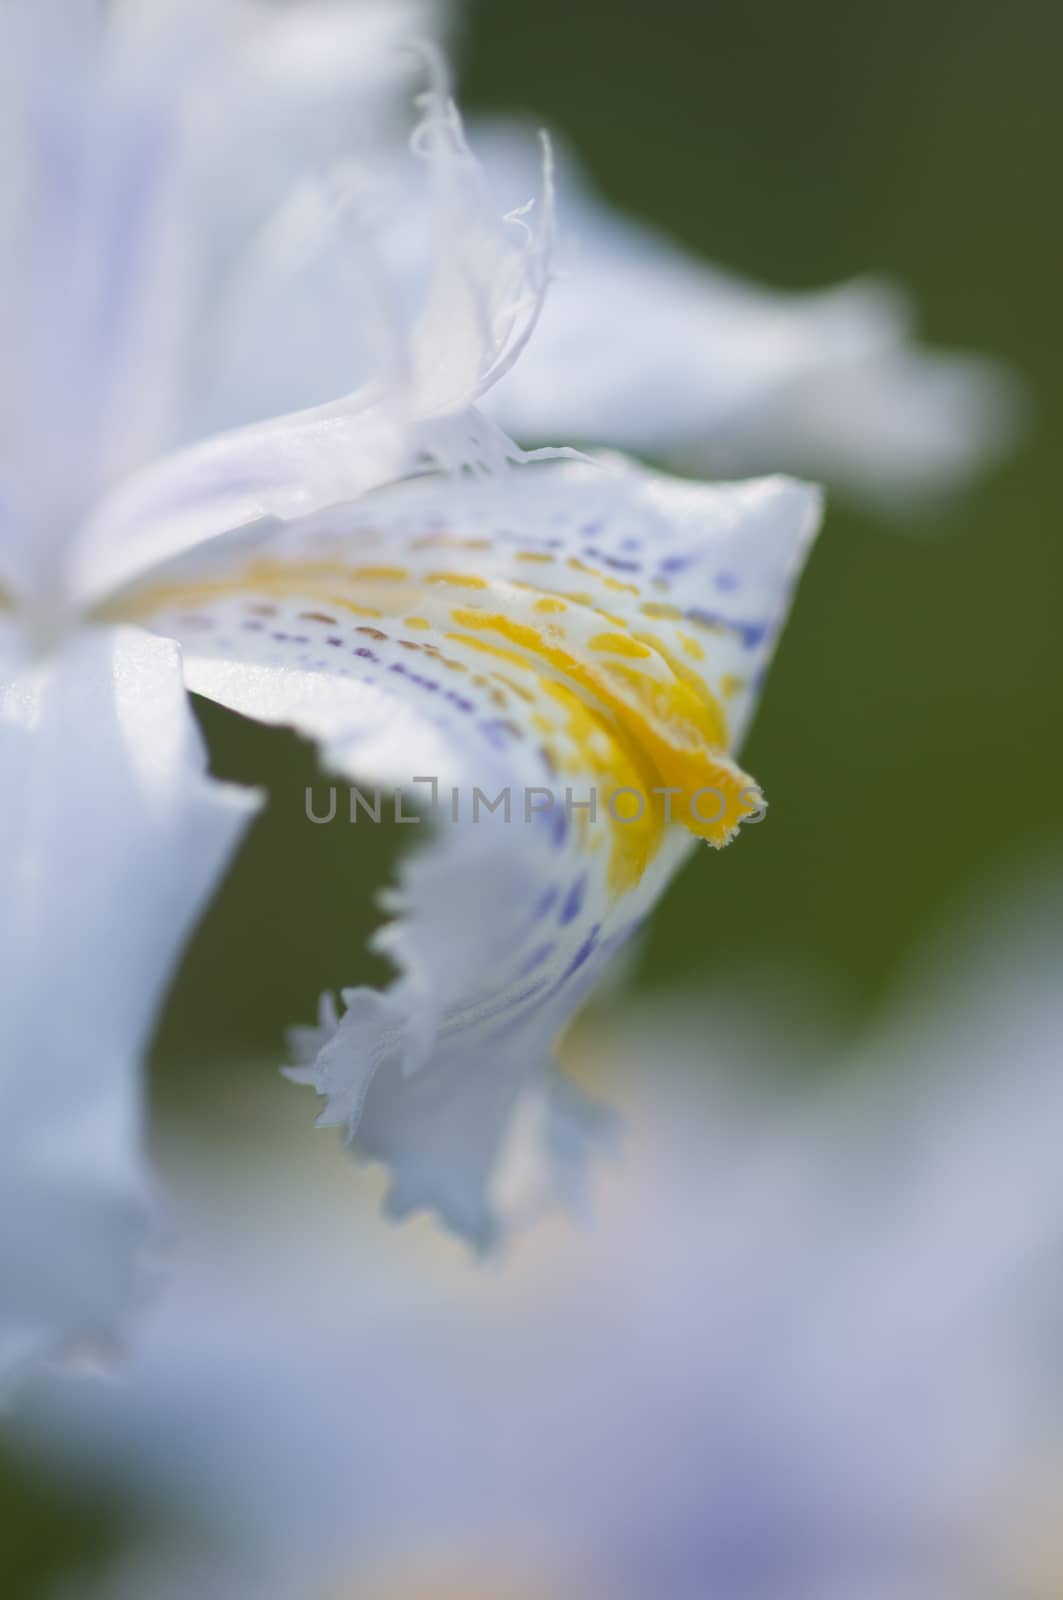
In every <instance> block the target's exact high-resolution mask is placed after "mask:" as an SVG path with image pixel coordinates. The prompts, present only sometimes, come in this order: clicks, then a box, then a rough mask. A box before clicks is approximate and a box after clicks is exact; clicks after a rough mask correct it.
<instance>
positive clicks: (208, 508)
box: [71, 81, 552, 602]
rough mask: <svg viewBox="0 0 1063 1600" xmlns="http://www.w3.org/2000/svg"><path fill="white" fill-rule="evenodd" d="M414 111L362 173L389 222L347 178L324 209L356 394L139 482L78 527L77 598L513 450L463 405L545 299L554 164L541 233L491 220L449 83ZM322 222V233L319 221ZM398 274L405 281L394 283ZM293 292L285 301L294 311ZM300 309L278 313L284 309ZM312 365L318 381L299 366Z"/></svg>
mask: <svg viewBox="0 0 1063 1600" xmlns="http://www.w3.org/2000/svg"><path fill="white" fill-rule="evenodd" d="M423 104H424V116H423V119H422V122H421V124H420V125H419V127H418V129H417V130H416V133H415V135H414V140H413V153H412V154H411V155H410V158H409V161H408V163H406V165H405V166H404V167H403V168H402V170H389V171H388V172H386V173H384V174H383V176H382V175H381V174H376V175H375V179H374V181H375V182H376V183H377V184H378V185H379V184H380V183H381V182H383V184H384V189H385V195H384V198H383V199H381V198H380V197H379V196H378V197H377V199H376V202H375V209H376V210H378V211H379V210H382V211H383V213H384V221H383V222H378V223H374V222H373V221H372V220H371V219H370V215H369V213H370V212H371V211H372V210H373V209H374V207H373V206H370V205H369V197H368V196H367V194H366V193H365V192H364V190H363V185H362V184H360V183H359V182H358V181H357V180H356V179H355V178H353V177H351V178H349V180H348V186H349V188H350V193H349V194H348V195H347V197H346V200H344V201H342V202H341V201H339V200H337V201H336V202H335V204H336V206H338V207H339V209H340V210H341V211H342V210H344V209H346V210H348V211H349V212H350V213H351V215H350V216H349V217H348V219H347V223H348V225H346V226H345V227H344V228H343V230H341V232H340V234H339V237H340V239H341V241H342V242H343V243H344V245H345V249H346V255H345V273H346V276H347V278H348V280H349V282H350V284H351V289H350V305H349V317H350V319H351V322H352V324H356V325H357V326H358V333H359V336H360V339H361V344H362V345H363V346H364V355H365V360H364V362H363V364H362V367H361V368H360V369H359V370H356V371H354V372H353V373H351V374H349V377H353V378H355V379H357V380H358V381H359V382H360V383H361V387H359V388H357V389H353V390H352V392H350V393H347V394H343V395H341V397H340V398H338V399H333V398H328V399H326V403H324V404H322V405H317V406H313V407H311V408H310V409H306V410H302V411H298V412H294V413H291V414H289V415H286V416H281V417H275V418H273V419H271V420H268V421H263V422H258V423H255V424H252V425H249V426H247V427H243V428H239V429H236V430H234V431H231V432H227V433H222V434H219V435H217V436H216V437H213V438H210V439H207V440H205V441H203V442H201V443H199V444H196V445H192V446H189V447H188V448H187V449H184V450H181V451H179V452H176V453H174V454H172V455H170V456H167V457H164V458H163V459H161V460H160V461H158V462H156V463H154V464H153V465H151V466H149V467H147V468H145V469H144V470H143V471H141V472H139V473H137V474H134V475H133V476H132V477H131V478H130V479H129V480H128V481H127V482H125V483H123V484H122V485H121V486H119V487H118V488H117V489H116V490H115V491H114V493H113V494H111V495H110V496H108V497H107V498H106V499H105V500H104V502H103V503H102V504H101V505H100V506H99V507H98V508H97V510H96V512H95V513H94V515H93V516H92V517H91V519H90V520H89V522H88V524H87V526H86V527H84V528H83V530H82V531H81V535H80V537H79V539H78V542H77V545H76V547H75V548H74V550H73V552H72V561H73V575H72V580H71V582H72V588H73V592H74V595H75V596H76V598H77V599H79V600H80V601H82V602H85V601H95V600H97V599H99V598H100V596H101V595H102V594H104V593H106V592H107V590H108V589H111V588H113V587H115V586H116V585H118V584H120V583H124V582H126V581H128V580H130V579H131V578H132V577H134V576H135V575H137V574H138V573H140V572H142V571H144V570H146V569H148V568H150V567H152V566H153V565H155V564H157V563H158V562H160V561H164V560H168V559H171V558H172V557H174V556H176V555H177V554H179V553H180V552H182V551H184V550H186V549H189V548H192V547H194V546H195V545H197V544H199V543H202V542H204V541H206V540H208V539H210V538H211V537H213V536H215V535H218V534H222V533H226V532H228V531H230V530H232V529H233V528H236V527H238V526H241V525H245V524H248V523H251V522H254V521H256V520H260V519H262V518H267V517H281V518H285V519H292V518H295V517H300V516H306V515H308V514H309V513H311V512H312V511H314V510H316V509H317V508H319V507H323V506H329V505H335V504H337V503H339V502H341V501H346V500H350V499H353V498H355V497H356V496H358V495H360V494H363V493H365V492H366V491H367V490H368V489H370V488H373V487H375V486H377V485H380V484H385V483H389V482H394V481H396V480H397V479H398V478H400V477H402V476H403V475H405V474H406V473H408V472H409V471H411V470H412V469H413V468H414V467H418V466H419V467H424V466H425V465H427V464H435V465H439V466H443V467H445V468H447V469H449V470H458V469H461V468H472V469H483V468H498V467H500V466H502V465H504V464H505V462H506V461H507V460H508V459H516V458H519V457H520V455H521V452H520V451H518V450H517V448H516V446H515V445H514V444H513V443H512V441H511V440H510V439H509V438H508V436H507V435H505V434H504V433H502V432H501V430H500V429H498V427H497V426H496V425H495V424H493V423H492V422H490V421H489V420H488V419H487V418H486V417H485V416H483V415H482V414H481V413H480V412H479V411H478V410H477V409H476V402H477V401H478V400H479V399H480V398H481V397H482V396H483V394H484V393H485V392H486V391H487V390H488V389H489V388H490V387H491V385H492V384H494V383H495V382H496V381H497V380H498V379H499V378H500V377H501V376H502V375H503V374H504V373H505V372H506V371H508V370H509V368H510V366H511V365H512V363H513V362H514V360H515V359H516V357H517V355H518V354H519V353H520V351H521V350H522V349H523V348H524V346H525V344H526V342H527V340H528V338H529V336H530V334H531V332H532V330H533V328H534V327H535V324H536V321H537V319H538V316H539V312H540V309H541V307H542V304H543V300H544V296H545V293H546V286H547V280H548V276H549V263H550V253H551V246H552V203H551V188H550V164H549V160H548V159H545V158H544V162H543V172H542V174H541V188H542V191H543V196H544V204H543V207H542V220H541V222H540V223H539V225H538V226H537V227H533V226H532V225H531V222H530V221H529V220H528V215H527V213H528V212H529V210H530V200H527V197H526V203H525V205H524V206H522V207H520V208H518V209H517V211H515V212H511V213H507V214H506V215H505V216H502V215H500V214H499V213H498V211H497V208H495V207H494V205H493V202H492V200H491V198H490V195H489V193H488V191H487V189H486V187H485V185H484V182H483V179H482V174H481V172H480V168H479V165H478V163H477V162H476V161H475V159H474V158H473V156H472V155H471V153H470V151H469V149H468V147H467V145H466V143H465V139H464V135H463V132H462V127H461V121H460V118H459V117H458V114H457V111H456V109H455V107H454V105H453V104H452V102H451V101H450V100H449V99H448V98H447V94H446V84H445V82H443V81H440V82H437V83H436V84H435V85H434V86H433V88H432V89H431V90H430V91H429V92H428V93H427V94H426V95H425V96H424V97H423ZM408 168H412V171H410V170H407V169H408ZM533 193H534V191H533ZM321 204H322V205H325V204H326V201H325V200H324V199H322V201H321ZM318 222H319V223H321V224H322V225H324V224H323V219H322V218H321V217H320V216H319V217H318ZM326 231H327V230H326ZM393 279H394V280H396V282H397V281H398V280H399V279H401V280H402V281H401V283H400V284H398V287H397V288H396V286H395V283H392V282H391V280H393ZM388 284H390V285H391V286H390V287H385V285H388ZM312 285H313V280H311V288H312ZM355 285H357V286H358V287H357V288H356V287H355ZM393 291H394V292H393ZM305 295H306V292H305V290H304V292H303V294H302V295H298V294H297V295H296V297H295V298H296V301H297V302H298V306H302V307H303V309H305ZM298 306H297V305H296V304H295V303H294V302H293V303H291V304H289V306H288V311H290V312H291V314H292V315H295V316H297V315H298V314H299V312H298ZM359 319H360V321H359ZM288 320H289V318H288V313H287V312H286V311H285V309H284V306H283V305H282V306H281V307H280V308H278V306H277V305H273V306H272V307H271V314H270V316H269V318H268V319H266V321H265V322H264V323H263V325H262V326H261V328H260V329H259V332H258V340H259V342H261V341H263V340H266V339H268V338H269V337H271V331H270V330H272V329H273V328H275V327H276V326H278V325H279V326H281V327H283V326H284V325H285V323H286V322H287V321H288ZM267 324H268V325H267ZM245 333H246V330H245ZM333 343H335V339H334V338H333ZM310 367H311V375H312V376H313V375H315V374H314V371H313V369H314V363H313V362H312V361H311V362H310ZM317 376H320V374H317ZM363 380H364V381H363ZM322 398H325V397H324V396H322Z"/></svg>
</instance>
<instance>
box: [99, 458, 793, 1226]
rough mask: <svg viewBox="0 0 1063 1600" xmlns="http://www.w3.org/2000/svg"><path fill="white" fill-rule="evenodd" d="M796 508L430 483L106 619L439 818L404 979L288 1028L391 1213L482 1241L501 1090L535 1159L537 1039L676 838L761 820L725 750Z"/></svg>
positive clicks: (520, 475)
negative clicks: (165, 646) (528, 1119)
mask: <svg viewBox="0 0 1063 1600" xmlns="http://www.w3.org/2000/svg"><path fill="white" fill-rule="evenodd" d="M818 518H819V501H818V497H817V495H816V492H815V491H814V490H812V489H810V488H807V487H806V486H803V485H800V484H797V483H793V482H790V481H787V480H783V479H768V480H762V481H758V482H752V483H746V484H737V485H725V486H721V487H716V488H709V487H705V486H702V485H697V484H690V483H682V482H679V481H676V480H671V479H667V478H662V477H658V476H655V475H652V474H647V473H644V472H641V471H640V470H638V469H635V468H631V467H627V466H626V465H624V464H623V463H612V464H611V465H610V466H604V465H590V464H584V465H574V464H566V465H559V464H552V465H542V466H528V467H523V468H516V469H511V470H510V471H508V472H506V473H505V474H503V475H502V476H501V477H490V478H485V479H479V480H469V479H465V480H448V479H444V478H435V477H427V478H423V479H420V480H417V481H413V482H409V483H407V484H404V485H401V486H399V487H397V488H391V489H388V490H385V491H380V492H378V493H377V494H375V495H370V496H367V497H365V498H364V499H363V500H362V501H360V502H359V503H358V504H356V505H353V506H350V507H342V508H334V509H332V510H330V511H329V512H327V513H324V514H322V515H321V516H318V517H315V518H310V519H307V520H306V521H304V522H302V523H300V524H297V525H290V526H286V527H279V528H261V529H258V530H250V531H248V532H245V533H244V534H242V535H241V536H239V537H234V538H233V539H231V540H222V541H219V542H217V543H216V545H215V546H214V547H213V548H212V549H211V550H210V551H209V552H205V551H200V552H196V553H193V554H191V555H189V556H187V557H185V558H184V559H183V560H182V561H180V562H177V563H175V564H174V565H173V567H172V568H171V569H170V571H169V572H168V573H167V574H165V575H163V576H161V577H159V578H158V579H157V580H153V581H152V583H151V584H150V585H145V586H142V587H139V588H134V589H132V590H130V591H129V592H128V593H127V594H126V595H125V596H124V597H123V598H122V599H121V600H120V601H118V602H115V608H116V611H117V613H118V614H119V615H123V616H127V617H133V618H137V619H139V620H142V621H144V622H146V623H148V625H150V626H151V627H153V628H156V629H158V630H159V631H160V632H163V633H166V634H168V635H171V636H173V637H175V638H177V639H179V640H180V641H181V642H182V645H183V647H184V652H185V662H186V677H187V681H188V684H189V686H190V687H191V688H192V689H194V690H195V691H197V692H199V693H202V694H205V695H208V696H210V697H211V698H213V699H215V700H218V701H220V702H221V703H222V704H225V705H228V706H231V707H233V708H234V709H236V710H238V711H240V712H243V713H244V714H246V715H249V716H252V717H257V718H259V719H260V720H263V721H267V722H273V723H282V724H291V725H294V726H295V727H296V728H298V729H299V730H300V731H302V732H303V733H304V734H308V735H310V736H311V737H313V738H314V739H316V740H317V741H318V743H319V746H320V748H321V752H322V757H323V760H324V762H325V764H326V766H327V767H328V768H329V769H331V770H332V771H334V772H338V773H341V774H344V775H349V776H350V777H352V778H355V779H358V780H361V781H362V783H363V785H365V784H369V785H374V784H379V785H386V786H389V787H392V788H394V787H399V788H401V789H402V790H403V791H404V796H405V798H404V800H403V805H404V808H405V810H406V813H407V814H409V811H410V809H411V807H412V806H413V804H414V802H415V801H416V799H417V798H420V799H421V800H422V801H423V802H425V803H427V802H428V801H429V800H430V799H432V798H434V799H435V800H436V801H437V805H436V807H435V809H434V811H431V812H430V820H434V821H435V822H436V824H437V829H436V838H435V841H434V843H433V845H432V846H431V848H430V849H428V850H426V851H423V852H421V853H418V854H416V855H414V856H413V857H412V858H411V859H410V861H409V862H408V864H407V867H406V871H405V873H404V875H403V880H402V883H401V885H400V888H399V891H398V893H397V895H396V896H395V898H394V900H393V901H392V909H393V910H394V911H396V912H397V913H398V917H397V920H396V921H395V922H393V923H391V924H390V925H389V926H388V927H386V928H385V929H384V930H383V931H382V933H381V934H380V935H379V945H380V948H381V949H382V950H385V951H386V952H387V953H388V954H389V955H390V956H391V957H392V959H393V960H394V962H395V964H396V966H397V967H398V969H399V976H398V978H397V979H396V980H395V982H394V984H393V985H392V986H391V987H390V988H389V989H388V990H386V991H385V992H384V993H383V994H377V993H374V992H372V991H368V990H359V991H349V992H348V993H347V994H346V995H345V996H344V999H345V1003H346V1010H345V1012H344V1015H343V1016H342V1017H341V1018H340V1019H339V1020H338V1021H337V1020H336V1018H335V1017H334V1015H333V1014H331V1013H329V1012H326V1014H325V1015H324V1017H323V1019H322V1023H321V1026H320V1028H319V1029H318V1030H317V1031H316V1032H313V1031H311V1032H310V1033H309V1034H308V1035H306V1036H304V1037H303V1039H302V1040H301V1055H302V1062H303V1064H302V1067H301V1069H300V1071H299V1076H300V1077H301V1078H303V1079H305V1080H306V1081H309V1082H313V1083H314V1084H315V1086H316V1087H317V1088H318V1089H319V1090H320V1092H322V1093H323V1094H325V1095H326V1096H327V1097H328V1103H327V1106H326V1111H325V1118H326V1120H329V1121H334V1122H338V1123H341V1124H343V1125H345V1126H346V1127H347V1128H348V1130H349V1131H350V1132H351V1133H352V1134H354V1133H355V1132H356V1133H357V1137H358V1140H359V1143H360V1144H361V1145H362V1146H363V1147H364V1148H366V1149H367V1150H369V1151H370V1152H371V1153H373V1154H379V1155H383V1156H385V1157H386V1158H387V1159H388V1160H389V1162H390V1164H391V1166H392V1169H393V1173H394V1177H395V1187H394V1191H393V1205H394V1207H395V1208H396V1209H399V1210H406V1209H409V1208H410V1207H412V1206H413V1205H417V1204H431V1205H434V1206H436V1207H437V1208H438V1209H439V1210H440V1211H442V1212H443V1214H444V1215H445V1216H446V1217H447V1218H448V1220H449V1221H450V1222H451V1223H452V1224H453V1225H454V1226H455V1227H457V1228H459V1229H460V1230H461V1231H463V1232H464V1233H466V1234H468V1235H469V1236H470V1237H472V1238H474V1239H476V1240H478V1241H480V1242H484V1243H486V1242H487V1241H489V1240H490V1238H491V1237H492V1234H493V1230H494V1223H495V1214H494V1211H493V1208H492V1204H491V1197H490V1193H489V1188H490V1177H491V1172H492V1170H493V1167H494V1164H495V1159H496V1156H497V1151H498V1146H499V1142H500V1140H501V1138H502V1136H503V1134H504V1132H505V1130H506V1128H507V1126H508V1123H509V1120H510V1117H511V1114H512V1112H513V1109H514V1107H515V1106H516V1104H517V1102H518V1101H519V1099H520V1098H521V1096H522V1095H523V1094H524V1093H525V1092H526V1091H528V1090H529V1088H530V1087H531V1086H533V1085H534V1086H535V1087H536V1089H537V1090H538V1091H540V1092H542V1093H545V1094H546V1095H547V1097H548V1099H549V1101H550V1105H551V1110H550V1112H549V1114H548V1115H547V1116H546V1117H545V1118H544V1119H543V1127H544V1129H545V1130H546V1132H547V1137H548V1139H549V1142H550V1144H551V1146H552V1148H553V1151H554V1152H555V1153H556V1152H560V1151H561V1150H562V1149H563V1148H568V1149H570V1150H571V1149H572V1148H573V1147H576V1146H578V1145H579V1144H580V1143H581V1141H582V1134H581V1132H580V1125H581V1122H582V1123H583V1125H584V1126H585V1127H587V1129H588V1131H589V1124H588V1123H587V1121H586V1119H583V1118H581V1117H579V1116H578V1115H575V1114H574V1113H573V1106H572V1097H571V1096H564V1095H563V1094H559V1092H558V1090H557V1088H556V1085H555V1084H554V1083H553V1080H552V1077H551V1068H550V1060H551V1046H552V1043H553V1040H554V1039H555V1037H556V1035H557V1034H558V1032H559V1031H560V1029H561V1028H562V1026H563V1025H564V1023H565V1022H566V1021H567V1019H568V1018H569V1017H570V1016H571V1015H572V1014H573V1013H574V1011H575V1010H576V1009H577V1007H578V1006H579V1004H580V1003H581V1001H582V999H583V997H584V995H585V994H586V992H587V991H588V989H589V988H591V987H592V986H593V984H594V983H595V982H596V981H597V979H598V978H599V977H600V975H601V973H602V972H603V970H604V969H605V968H606V967H607V965H608V963H609V961H610V958H611V956H612V955H613V954H614V953H615V952H616V951H617V950H618V949H619V948H621V946H622V945H623V944H624V943H625V941H626V940H627V939H628V937H629V936H630V934H631V933H632V932H633V931H634V929H635V928H636V927H637V926H638V925H639V923H640V922H641V920H642V919H643V918H644V917H645V915H646V914H647V912H648V911H649V910H650V908H651V907H652V905H653V904H654V902H655V901H656V899H657V898H658V896H659V895H660V893H661V891H662V890H663V888H664V886H665V884H666V883H667V881H668V879H669V877H670V876H671V874H672V873H673V871H674V870H675V868H676V866H677V865H678V863H679V861H680V860H681V859H682V857H683V855H684V854H685V853H686V850H687V848H688V845H689V841H690V838H691V835H694V836H698V837H702V838H706V839H708V840H709V841H710V842H711V843H713V844H715V845H721V844H724V843H726V842H727V840H728V839H729V838H731V837H732V836H733V835H734V833H735V832H736V831H737V828H738V826H739V823H740V821H741V820H742V819H743V817H749V816H754V817H756V816H759V815H760V807H761V804H762V801H761V797H760V794H759V790H758V789H757V788H756V786H755V785H754V784H753V782H752V780H751V779H749V778H747V777H746V776H745V775H744V774H743V773H742V772H741V771H740V769H739V768H738V767H737V766H736V765H735V764H734V761H733V759H732V752H733V751H734V749H735V747H736V745H737V743H738V741H739V740H740V739H741V737H742V734H743V732H744V730H745V727H746V725H747V723H748V720H749V717H750V715H751V713H752V710H753V706H754V704H755V700H756V697H757V694H758V693H759V689H760V685H761V682H762V679H763V674H764V670H765V668H766V665H767V662H768V660H769V658H770V655H771V651H772V648H773V646H774V642H775V639H776V636H777V633H778V629H779V626H780V624H781V621H782V619H783V616H784V614H785V611H786V609H787V605H788V603H789V598H790V592H791V588H792V583H793V580H794V578H795V577H796V574H797V572H798V570H799V568H800V565H801V562H802V559H803V556H804V553H805V549H806V546H807V542H808V539H809V537H810V536H811V534H812V533H813V532H814V530H815V527H816V525H817V523H818ZM430 780H431V781H430ZM477 790H479V791H480V794H479V798H477V795H476V792H475V791H477ZM622 791H626V792H622ZM454 793H456V795H457V800H456V801H455V799H454ZM500 796H501V797H502V798H501V799H500ZM507 796H508V802H507V800H506V797H507ZM368 799H369V802H370V804H372V803H373V799H374V797H373V795H372V794H371V793H370V795H369V796H368ZM496 803H497V804H496ZM507 804H508V815H507ZM491 805H495V809H494V810H491V809H489V807H490V806H491ZM592 805H593V808H594V809H593V813H592V809H591V807H592ZM337 809H338V814H339V815H340V817H341V818H346V816H347V803H346V797H344V800H343V802H342V803H341V804H340V805H339V806H338V808H337ZM355 814H356V816H358V817H361V819H362V823H363V826H364V827H370V826H371V821H370V820H368V818H367V815H366V812H365V810H364V808H359V807H358V806H357V805H356V808H355ZM418 837H419V836H418ZM353 842H354V841H353V839H352V844H353ZM459 907H460V914H458V913H457V912H456V908H459Z"/></svg>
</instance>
